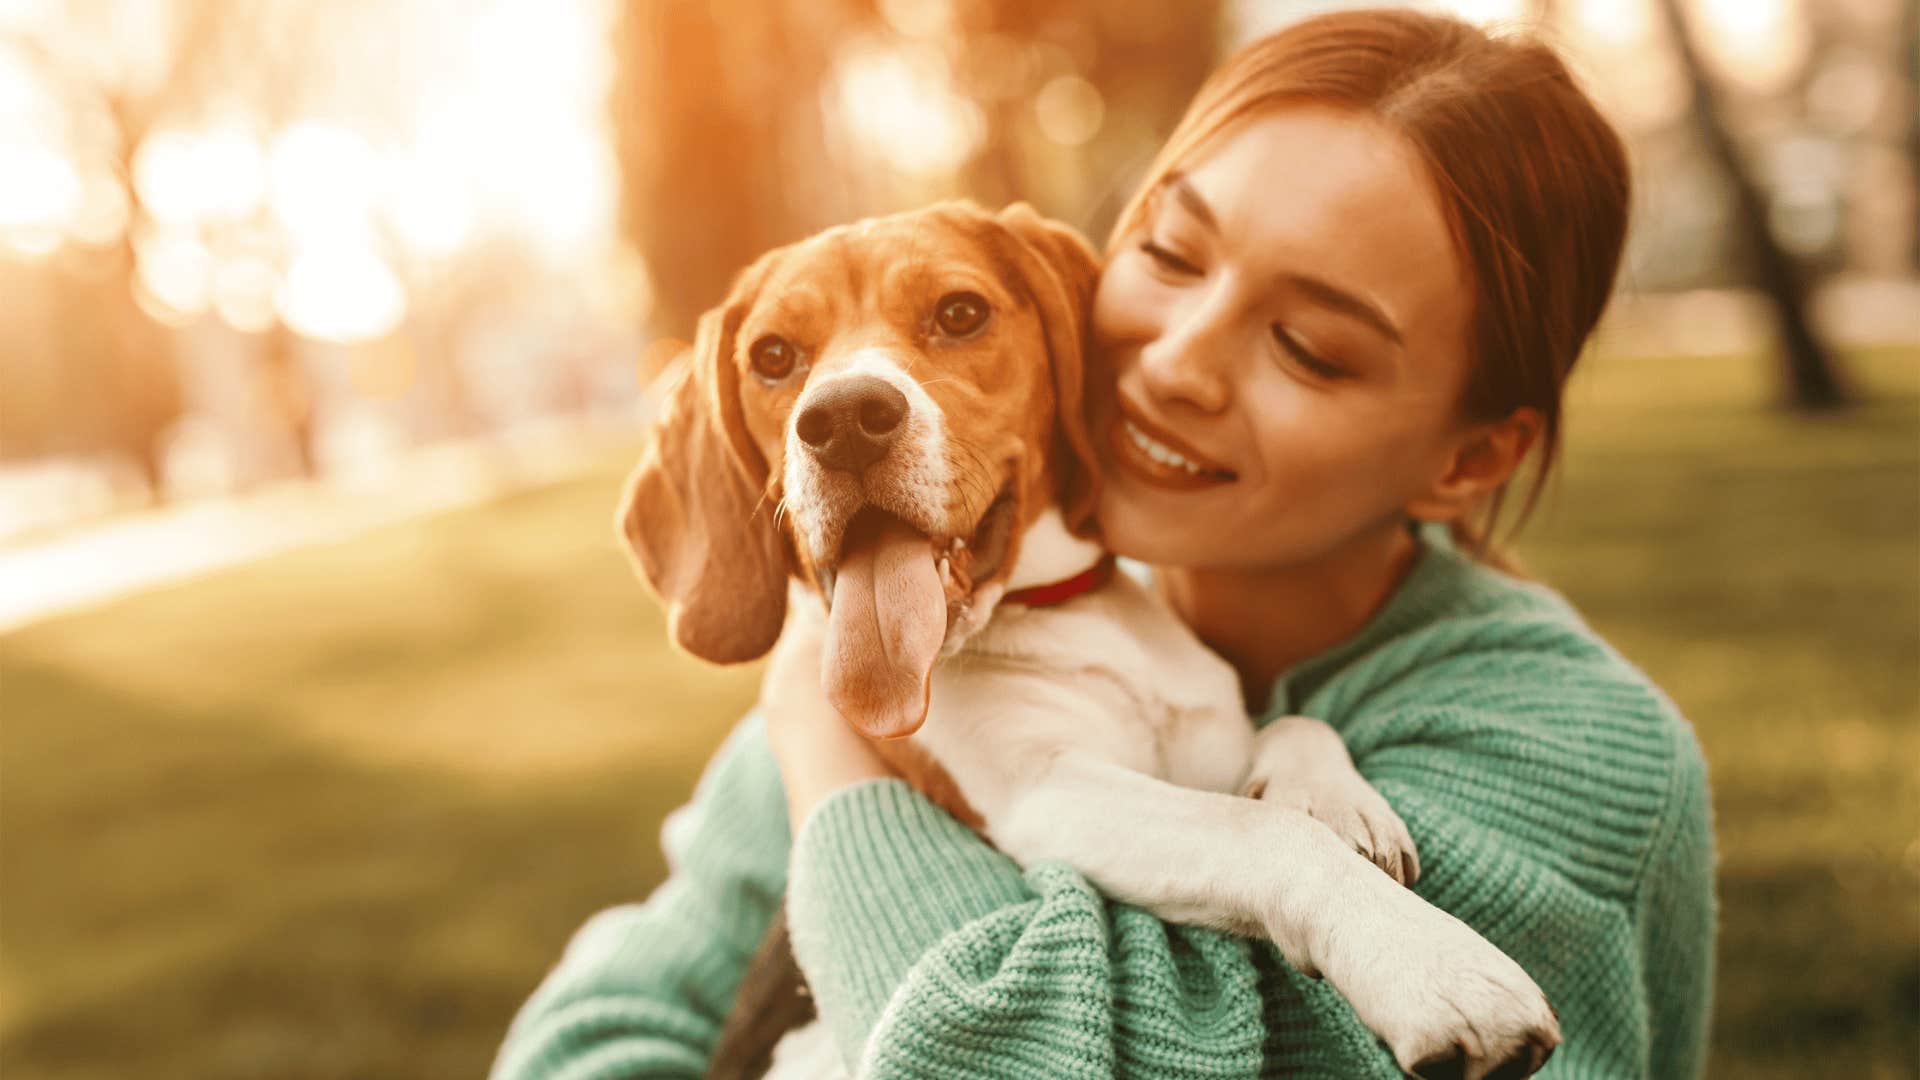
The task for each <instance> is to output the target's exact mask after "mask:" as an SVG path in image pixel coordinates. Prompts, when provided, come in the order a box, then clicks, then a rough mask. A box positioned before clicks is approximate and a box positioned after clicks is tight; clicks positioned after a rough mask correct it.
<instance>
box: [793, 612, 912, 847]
mask: <svg viewBox="0 0 1920 1080" xmlns="http://www.w3.org/2000/svg"><path fill="white" fill-rule="evenodd" d="M823 630H824V627H823V625H822V624H821V621H820V620H819V619H814V618H807V617H805V616H797V617H795V618H792V619H790V620H788V622H787V627H786V630H785V632H783V633H782V634H781V635H780V642H779V644H777V645H775V646H774V649H773V655H772V656H771V657H770V658H769V659H768V661H767V671H766V675H765V676H764V677H763V678H762V679H761V681H760V712H761V715H763V716H765V717H766V721H767V741H768V742H770V743H771V744H772V745H773V756H774V758H775V759H776V760H777V761H779V763H780V777H781V779H782V780H783V781H784V782H785V785H786V789H787V820H788V822H789V823H790V825H791V827H792V829H793V831H794V833H795V835H798V834H799V832H800V826H801V825H802V824H804V823H805V822H806V820H807V815H808V814H810V813H812V812H813V808H814V806H815V805H817V804H818V803H819V802H820V800H822V799H824V798H826V797H827V796H828V795H831V794H833V793H834V792H836V791H838V790H840V789H841V788H843V787H846V786H847V785H848V784H853V783H858V782H859V781H861V780H874V779H879V778H883V777H888V776H892V775H894V773H893V771H892V770H890V769H889V768H887V764H886V762H885V761H882V760H881V758H880V755H879V754H877V753H875V752H874V750H873V746H872V744H871V743H869V742H867V740H866V739H864V738H862V737H861V736H860V735H859V734H858V733H857V732H855V731H854V730H853V728H852V726H850V725H849V724H848V723H847V722H846V721H845V720H843V719H841V717H840V714H839V713H838V712H836V711H834V708H833V706H831V705H829V704H827V697H826V692H825V691H824V690H822V689H821V686H820V653H821V635H822V631H823Z"/></svg>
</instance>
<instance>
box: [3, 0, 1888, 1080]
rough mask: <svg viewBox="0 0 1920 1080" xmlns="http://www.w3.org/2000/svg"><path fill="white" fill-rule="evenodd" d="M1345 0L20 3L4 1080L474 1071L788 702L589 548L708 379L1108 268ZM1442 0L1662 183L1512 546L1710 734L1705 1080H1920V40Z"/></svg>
mask: <svg viewBox="0 0 1920 1080" xmlns="http://www.w3.org/2000/svg"><path fill="white" fill-rule="evenodd" d="M1333 6H1342V5H1330V4H1326V3H1311V2H1295V3H1289V2H1284V0H1268V2H1253V0H1219V2H1214V0H1181V2H1178V3H1173V2H1168V3H1157V4H1156V3H1143V2H1123V0H1102V2H1099V3H1093V2H1089V0H1032V2H1026V3H1012V2H1008V0H966V2H962V0H824V2H822V0H805V2H802V0H752V2H743V0H710V2H693V0H632V2H630V3H624V4H621V3H614V2H612V0H568V2H560V0H404V2H401V0H379V2H374V0H281V2H273V3H267V2H255V0H144V2H143V0H124V2H99V0H65V2H59V0H0V298H4V300H3V302H0V1072H3V1073H4V1074H5V1075H7V1076H9V1077H13V1076H20V1077H29V1076H31V1077H50V1078H51V1077H119V1076H125V1075H131V1074H135V1073H138V1074H140V1075H146V1076H182V1077H189V1076H190V1077H243V1076H244V1077H253V1076H263V1075H271V1076H276V1077H308V1076H311V1077H359V1076H367V1077H376V1076H378V1077H391V1076H461V1075H469V1076H470V1075H477V1074H480V1073H482V1072H483V1071H484V1070H485V1068H486V1065H487V1063H488V1061H489V1060H490V1057H491V1054H492V1052H493V1050H494V1048H495V1047H496V1046H497V1045H498V1042H499V1039H500V1037H501V1034H502V1032H503V1030H504V1028H505V1025H506V1023H507V1021H508V1019H509V1017H510V1016H511V1015H512V1012H513V1010H514V1009H515V1008H516V1007H517V1005H518V1004H519V1003H520V1001H521V1000H523V999H524V997H525V996H526V994H527V993H528V992H529V991H530V990H531V989H532V988H533V986H534V984H535V983H536V981H537V980H538V979H539V978H540V976H541V975H542V973H543V972H544V971H545V969H546V968H547V967H548V966H549V965H550V964H551V963H552V962H553V961H554V960H555V959H556V958H557V957H558V955H559V952H560V949H561V948H562V946H563V944H564V942H565V941H566V939H567V937H568V936H569V935H570V933H571V932H572V931H573V930H574V929H575V928H576V927H577V926H578V925H579V924H580V922H581V921H582V920H584V919H585V918H586V917H587V916H588V915H589V914H590V913H591V912H593V911H594V910H597V909H598V908H601V907H604V906H607V905H610V904H613V903H618V902H622V901H626V900H631V899H636V898H638V897H641V896H643V895H645V893H646V892H647V891H648V890H649V889H650V888H651V887H652V885H653V884H654V883H655V882H657V881H658V880H659V878H660V876H661V874H662V873H663V867H662V864H661V861H660V856H659V852H658V848H657V841H656V833H657V830H658V826H659V822H660V819H661V817H662V816H663V815H664V814H665V813H666V811H667V810H669V809H670V808H671V807H673V806H675V805H677V804H679V803H680V802H682V801H684V800H685V799H686V797H687V796H688V794H689V792H690V791H691V788H692V785H693V781H694V779H695V777H696V776H697V774H698V771H699V768H700V766H701V765H702V763H703V762H704V761H705V760H706V758H707V756H708V755H709V754H710V753H711V751H712V748H713V747H714V745H715V744H716V743H717V741H718V740H719V738H720V737H721V736H722V735H723V734H724V732H725V731H726V729H727V728H728V727H729V726H730V724H731V723H732V722H733V721H734V719H735V718H737V716H738V715H739V714H740V713H741V711H742V710H743V709H744V708H745V706H746V704H747V703H748V702H749V701H750V700H751V698H752V695H753V681H752V680H753V676H754V672H753V671H752V670H750V669H749V670H742V671H726V672H722V671H717V670H713V669H708V668H704V667H702V666H700V665H698V664H696V663H694V662H692V661H690V660H687V659H685V658H684V657H680V656H677V655H675V654H673V653H671V652H670V651H669V650H668V648H667V646H666V645H665V642H664V639H663V637H662V630H661V625H660V619H659V616H658V613H657V612H656V611H655V610H654V608H653V606H652V604H651V602H650V601H649V600H648V599H647V598H646V596H645V594H644V593H643V592H642V590H641V589H640V587H639V586H638V585H637V584H636V583H634V582H633V581H632V580H631V575H630V572H629V571H628V569H627V566H626V563H625V560H624V557H623V556H622V554H621V553H620V552H619V551H618V550H617V549H616V548H615V546H614V544H613V537H612V531H611V529H610V528H609V522H610V519H611V513H612V509H613V505H614V500H615V498H616V494H617V486H618V483H619V480H620V478H621V476H622V474H623V471H624V469H625V468H626V467H627V466H628V464H629V463H630V462H631V460H632V458H633V457H634V456H635V454H636V452H637V446H638V438H639V432H640V431H641V429H642V427H643V425H644V423H645V419H646V416H647V413H648V404H647V401H646V397H645V394H644V393H643V390H644V388H645V385H646V383H647V381H648V378H649V376H650V374H651V373H653V372H654V371H656V370H657V369H658V368H659V367H660V365H661V362H662V358H663V356H664V355H666V354H667V353H668V352H669V351H670V350H671V348H672V341H673V339H674V338H676V337H681V336H686V335H688V334H689V333H690V330H691V327H692V325H693V322H694V320H695V319H696V318H697V316H698V314H699V313H700V312H701V311H702V310H704V309H705V308H706V307H707V306H709V305H711V304H713V303H715V302H716V301H718V299H719V298H720V297H721V295H722V294H723V292H724V290H725V287H726V284H727V281H728V279H729V276H730V275H731V274H732V273H733V272H734V271H735V270H737V269H738V268H740V267H741V266H743V265H744V264H745V263H746V262H747V261H749V260H750V259H751V258H752V257H753V256H755V255H756V254H758V253H759V252H761V251H763V250H765V249H766V248H769V247H772V246H774V245H777V244H780V243H784V242H787V241H789V240H793V239H796V238H798V237H801V236H803V235H805V234H807V233H809V232H811V231H813V230H815V229H818V228H821V227H824V226H827V225H830V224H834V223H837V222H842V221H847V220H850V219H853V218H857V217H860V216H864V215H867V214H872V213H879V212H885V211H889V210H894V209H901V208H906V207H911V206H914V205H918V204H921V203H924V202H926V201H929V200H932V199H936V198H943V197H948V196H953V195H963V194H964V195H970V196H972V197H974V198H976V199H978V200H980V201H982V202H983V203H987V204H989V205H997V204H1001V203H1005V202H1008V201H1011V200H1014V199H1025V200H1027V201H1030V202H1032V203H1034V204H1035V205H1037V206H1038V207H1039V208H1040V209H1041V210H1042V211H1044V212H1046V213H1049V214H1052V215H1054V216H1057V217H1059V218H1062V219H1064V220H1067V221H1069V222H1072V223H1074V224H1076V225H1078V226H1080V227H1081V228H1083V229H1085V230H1087V232H1088V234H1089V235H1090V236H1092V237H1094V238H1096V239H1099V238H1101V237H1103V235H1104V230H1105V229H1106V228H1107V227H1108V225H1109V224H1110V223H1111V221H1112V219H1113V217H1114V215H1115V214H1116V213H1117V211H1118V209H1119V207H1120V204H1121V202H1122V201H1123V200H1124V199H1125V198H1126V196H1127V195H1128V194H1129V192H1130V191H1131V188H1132V186H1133V184H1134V183H1135V182H1136V181H1137V179H1138V178H1139V176H1140V174H1141V172H1142V171H1143V170H1144V168H1145V166H1146V164H1147V161H1148V159H1149V158H1150V156H1151V155H1152V153H1153V151H1154V150H1155V149H1156V148H1157V147H1158V145H1159V142H1160V141H1161V140H1162V139H1163V138H1164V137H1165V135H1166V134H1167V133H1168V132H1169V131H1170V130H1171V128H1172V126H1173V124H1174V122H1175V121H1176V119H1177V118H1178V116H1179V114H1180V112H1181V110H1182V109H1183V107H1184V105H1185V103H1186V101H1187V99H1188V97H1189V96H1190V95H1191V94H1192V92H1193V91H1194V90H1195V89H1196V88H1197V86H1198V85H1199V83H1200V81H1201V80H1202V79H1203V78H1204V76H1205V75H1206V73H1207V72H1208V71H1209V70H1211V69H1212V68H1213V66H1214V65H1215V64H1217V63H1218V62H1219V60H1220V59H1221V58H1222V57H1223V56H1224V55H1225V53H1226V52H1227V51H1229V50H1231V49H1232V48H1233V47H1234V46H1236V45H1237V44H1238V43H1241V42H1243V41H1245V40H1247V39H1249V38H1250V37H1252V36H1255V35H1258V34H1260V33H1263V32H1265V31H1267V30H1270V29H1273V28H1277V27H1279V26H1281V25H1284V24H1285V23H1287V22H1288V21H1290V20H1293V19H1296V18H1299V17H1301V16H1303V15H1306V14H1310V13H1313V12H1317V11H1322V10H1326V9H1328V8H1329V7H1333ZM1344 6H1353V5H1344ZM1426 6H1429V7H1433V8H1438V9H1442V10H1450V11H1453V12H1456V13H1458V14H1460V15H1461V16H1463V17H1466V18H1469V19H1472V20H1475V21H1478V22H1485V23H1493V24H1512V25H1517V26H1521V27H1527V28H1531V29H1534V30H1535V31H1537V32H1540V33H1543V34H1546V35H1548V36H1549V37H1551V38H1552V39H1553V40H1555V41H1556V42H1558V43H1559V44H1560V45H1561V46H1562V47H1563V49H1564V51H1565V52H1566V54H1567V55H1568V56H1569V57H1570V59H1571V60H1572V62H1573V64H1574V66H1575V68H1576V69H1577V71H1578V72H1579V73H1580V75H1581V77H1582V78H1583V80H1584V81H1585V82H1586V84H1587V85H1588V86H1589V87H1590V88H1591V89H1592V90H1593V92H1594V93H1595V94H1596V95H1597V97H1598V98H1599V99H1600V100H1601V101H1602V102H1603V104H1604V105H1605V107H1606V108H1607V109H1608V111H1609V112H1610V114H1611V115H1612V116H1613V117H1614V118H1615V120H1616V121H1617V122H1618V124H1619V125H1620V126H1621V128H1622V129H1623V131H1624V132H1625V133H1626V134H1627V136H1628V137H1629V140H1630V142H1631V144H1632V149H1633V154H1634V158H1635V163H1636V168H1637V174H1636V192H1635V195H1636V206H1635V209H1634V214H1635V227H1634V233H1633V236H1632V239H1631V247H1630V252H1629V259H1628V265H1627V267H1626V269H1625V271H1624V273H1623V279H1622V293H1621V295H1620V297H1619V299H1618V301H1617V302H1616V304H1615V306H1614V309H1613V311H1612V313H1611V314H1610V316H1609V319H1608V321H1607V323H1606V324H1605V326H1604V328H1603V331H1602V333H1601V334H1600V336H1599V341H1598V343H1597V344H1596V346H1595V348H1594V349H1593V351H1592V353H1591V355H1590V356H1589V357H1588V358H1587V359H1586V360H1584V361H1583V370H1582V372H1581V373H1580V374H1579V375H1578V377H1577V378H1576V380H1575V382H1574V385H1573V387H1572V389H1571V394H1570V400H1569V409H1570V425H1571V427H1570V433H1569V441H1568V452H1567V456H1566V461H1565V472H1564V474H1563V476H1562V478H1561V480H1560V481H1559V482H1558V483H1557V484H1556V485H1555V487H1554V489H1553V490H1552V492H1551V493H1550V496H1549V498H1548V499H1547V501H1546V502H1545V504H1544V505H1543V506H1542V509H1541V512H1540V513H1539V515H1538V516H1537V518H1536V520H1535V522H1534V523H1533V524H1532V525H1531V526H1530V528H1529V531H1528V533H1527V535H1526V537H1525V539H1524V541H1523V543H1522V544H1521V545H1520V549H1521V553H1522V556H1523V557H1524V558H1525V559H1526V560H1527V562H1528V563H1529V565H1530V566H1531V567H1532V569H1533V570H1534V572H1535V573H1537V574H1538V575H1539V576H1541V577H1543V578H1544V579H1546V580H1547V581H1548V582H1550V583H1552V584H1554V585H1555V586H1557V587H1559V588H1561V589H1562V590H1563V591H1565V592H1567V593H1568V594H1569V595H1570V596H1571V597H1572V598H1573V600H1574V601H1575V602H1576V603H1577V604H1579V605H1580V606H1581V607H1582V609H1583V610H1584V611H1586V612H1587V613H1588V615H1589V616H1590V618H1591V619H1592V620H1593V622H1594V623H1595V624H1596V626H1597V627H1598V628H1599V629H1600V630H1601V631H1602V632H1603V633H1605V634H1607V635H1608V636H1609V637H1610V638H1611V639H1612V640H1613V641H1615V643H1616V644H1618V645H1619V646H1620V647H1621V648H1622V649H1623V650H1624V651H1625V652H1626V653H1627V654H1628V655H1629V656H1630V657H1631V658H1632V659H1634V660H1635V661H1636V662H1638V663H1639V664H1641V665H1642V666H1643V667H1645V668H1646V669H1647V670H1648V671H1649V672H1650V673H1651V674H1652V675H1653V676H1654V678H1655V679H1656V680H1658V681H1659V682H1660V683H1661V684H1662V685H1663V686H1664V687H1665V688H1666V689H1667V690H1668V691H1669V692H1670V693H1671V694H1672V696H1673V697H1674V698H1675V699H1676V700H1677V701H1678V702H1679V704H1680V705H1681V707H1682V708H1683V710H1684V711H1685V712H1686V713H1687V714H1688V715H1689V717H1690V718H1691V719H1692V720H1693V722H1694V723H1695V725H1696V726H1697V728H1698V729H1699V731H1700V735H1701V738H1702V741H1703V743H1704V744H1705V746H1706V750H1707V756H1708V760H1709V762H1710V763H1711V766H1712V769H1713V785H1714V795H1715V808H1716V814H1717V821H1718V828H1719V837H1720V845H1721V857H1722V866H1721V882H1720V887H1721V898H1722V906H1723V913H1722V914H1723V918H1722V933H1721V939H1720V944H1719V948H1720V973H1721V978H1720V993H1719V998H1718V1001H1717V1006H1716V1017H1715V1026H1714V1057H1713V1066H1712V1067H1713V1072H1714V1074H1715V1075H1719V1076H1741V1077H1746V1076H1783V1077H1784V1076H1808V1075H1832V1076H1875V1077H1878V1076H1912V1075H1916V1072H1920V793H1917V792H1916V784H1915V780H1916V777H1920V269H1917V268H1920V97H1917V95H1916V84H1917V82H1920V16H1917V15H1916V6H1915V4H1914V3H1912V2H1911V0H1905V2H1903V0H1820V2H1818V3H1815V2H1813V0H1456V2H1453V3H1441V4H1430V5H1426Z"/></svg>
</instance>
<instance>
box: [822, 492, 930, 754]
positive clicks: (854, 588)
mask: <svg viewBox="0 0 1920 1080" xmlns="http://www.w3.org/2000/svg"><path fill="white" fill-rule="evenodd" d="M854 528H855V530H856V531H854V532H852V533H849V534H848V536H847V540H846V544H845V546H844V547H843V548H842V553H841V558H840V567H839V569H838V571H837V572H836V573H835V576H834V580H833V607H832V611H831V612H830V613H829V615H828V617H827V649H826V658H825V662H824V663H823V664H822V665H821V671H820V678H821V683H822V685H823V686H824V687H825V689H826V692H827V701H828V702H830V703H831V704H832V705H833V707H834V708H835V709H837V710H839V712H840V715H841V716H842V717H844V718H845V719H846V720H847V722H848V723H851V724H852V725H853V726H854V727H856V728H858V729H859V730H860V731H861V732H862V733H864V734H865V735H866V736H867V737H868V738H873V739H895V738H899V737H901V736H903V735H911V734H913V733H914V732H915V731H917V730H919V728H920V725H921V724H922V723H923V722H925V720H926V718H927V680H928V677H929V676H930V675H931V674H932V672H933V661H934V659H935V658H936V657H937V656H938V655H939V653H940V646H941V644H942V643H943V642H944V641H945V640H946V636H947V598H946V592H945V590H944V589H942V588H941V586H940V572H939V571H938V570H937V569H935V568H934V565H933V549H932V545H930V544H929V543H928V541H927V538H926V537H925V536H922V535H921V534H920V533H918V532H915V531H914V530H913V529H912V528H910V527H908V526H907V525H905V524H903V523H902V522H900V521H899V520H898V519H896V518H892V517H881V518H878V519H877V523H876V520H875V519H871V518H862V519H861V520H859V521H857V522H855V526H854Z"/></svg>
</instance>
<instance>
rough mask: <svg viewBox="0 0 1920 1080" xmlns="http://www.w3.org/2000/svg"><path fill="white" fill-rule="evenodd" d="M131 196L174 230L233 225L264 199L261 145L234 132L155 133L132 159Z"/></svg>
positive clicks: (264, 167) (264, 171)
mask: <svg viewBox="0 0 1920 1080" xmlns="http://www.w3.org/2000/svg"><path fill="white" fill-rule="evenodd" d="M133 183H134V190H135V191H137V192H139V194H140V201H141V204H142V205H143V206H144V207H145V208H146V209H147V211H148V212H149V213H151V214H152V215H153V216H154V218H155V219H157V220H159V221H163V222H166V223H168V224H173V225H183V226H184V225H193V224H198V223H201V222H208V221H213V220H222V219H224V220H236V219H239V218H243V217H246V216H247V215H248V214H251V213H252V212H253V211H254V210H255V209H256V208H257V207H258V206H259V205H260V201H261V198H262V196H263V195H265V193H266V161H265V158H264V156H263V155H262V153H261V150H260V144H259V143H258V142H257V141H255V140H254V139H253V138H252V137H251V136H250V135H248V134H247V133H246V132H244V131H242V130H239V129H237V128H220V129H216V130H211V131H182V130H179V129H170V130H165V131H158V132H155V133H154V134H152V135H150V136H148V137H147V139H146V141H144V142H142V143H141V144H140V149H139V151H138V152H137V153H136V154H135V155H134V159H133Z"/></svg>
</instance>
